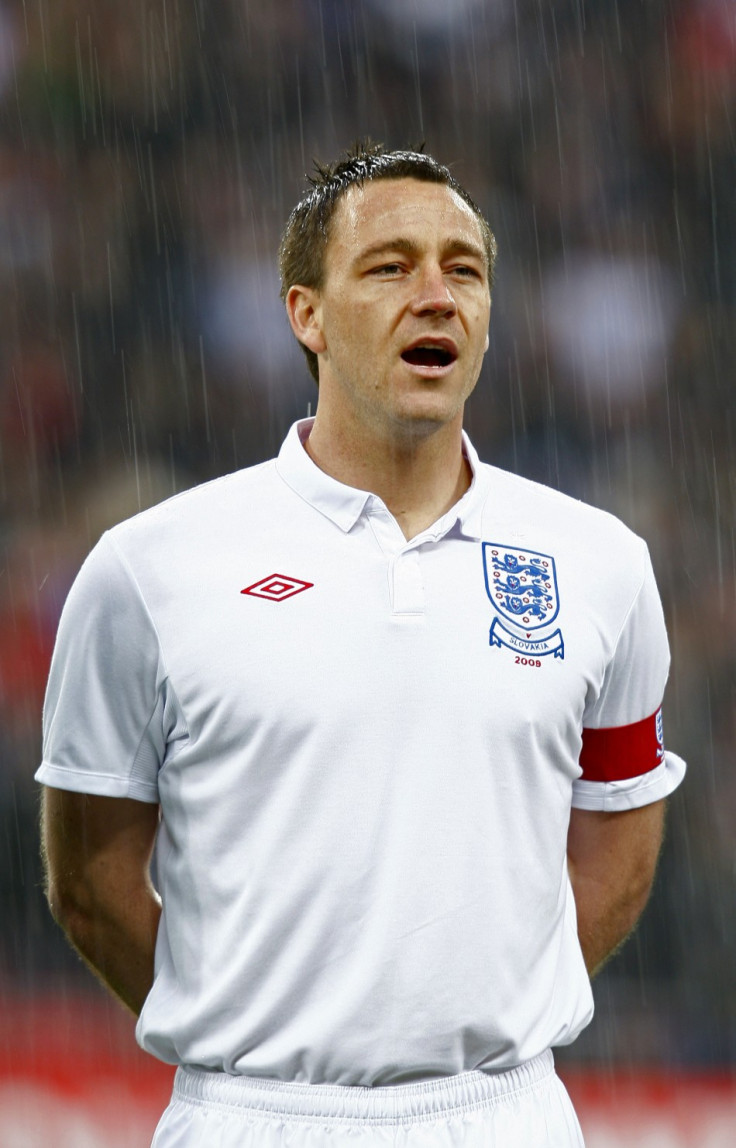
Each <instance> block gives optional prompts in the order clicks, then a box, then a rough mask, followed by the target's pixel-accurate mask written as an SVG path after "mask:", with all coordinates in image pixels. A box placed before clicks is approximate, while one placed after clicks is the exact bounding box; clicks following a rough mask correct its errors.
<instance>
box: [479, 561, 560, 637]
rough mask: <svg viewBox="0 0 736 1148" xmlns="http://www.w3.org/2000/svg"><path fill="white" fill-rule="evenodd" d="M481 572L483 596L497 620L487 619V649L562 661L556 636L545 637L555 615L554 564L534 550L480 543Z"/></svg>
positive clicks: (556, 612) (549, 633)
mask: <svg viewBox="0 0 736 1148" xmlns="http://www.w3.org/2000/svg"><path fill="white" fill-rule="evenodd" d="M483 570H484V573H485V579H486V592H487V594H488V597H489V598H490V600H491V603H492V604H493V607H494V609H495V610H496V611H497V612H498V613H499V614H500V615H501V617H500V618H494V619H493V624H492V626H491V632H490V639H489V640H490V644H491V645H492V646H507V647H508V648H509V649H510V650H515V651H516V653H517V654H522V655H524V656H525V657H530V658H541V657H544V656H545V655H546V654H554V656H555V657H556V658H564V656H565V644H564V642H563V639H562V632H561V631H560V630H559V629H557V630H555V631H554V632H553V633H552V632H547V631H548V630H550V627H551V626H552V623H553V622H554V620H555V618H556V617H557V615H558V614H559V612H560V599H559V595H558V592H557V571H556V569H555V560H554V558H552V556H551V555H550V554H540V552H539V551H538V550H520V549H517V547H515V546H503V545H501V544H500V543H497V542H484V543H483ZM504 623H510V626H511V628H509V625H505V624H504Z"/></svg>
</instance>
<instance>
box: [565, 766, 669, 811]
mask: <svg viewBox="0 0 736 1148" xmlns="http://www.w3.org/2000/svg"><path fill="white" fill-rule="evenodd" d="M686 769H687V766H686V764H685V762H684V761H683V760H682V758H681V757H678V756H677V754H676V753H670V751H669V750H668V751H667V752H666V753H665V755H664V761H663V762H662V764H661V765H658V766H657V767H656V768H655V769H652V770H650V771H649V772H648V773H643V774H641V775H640V776H639V777H628V778H625V779H624V780H623V781H583V780H582V779H578V780H577V781H574V782H573V785H572V805H573V808H574V809H590V810H599V811H601V812H604V813H619V812H622V811H623V810H626V809H638V808H639V807H640V806H642V805H651V804H652V802H654V801H661V800H662V798H663V797H669V795H670V793H672V792H673V791H674V790H675V789H677V787H678V785H679V784H680V782H681V781H682V779H683V777H684V776H685V770H686Z"/></svg>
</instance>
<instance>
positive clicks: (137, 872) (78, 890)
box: [42, 786, 159, 916]
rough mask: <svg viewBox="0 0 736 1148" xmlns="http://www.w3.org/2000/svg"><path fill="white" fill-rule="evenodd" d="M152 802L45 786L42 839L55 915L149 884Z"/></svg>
mask: <svg viewBox="0 0 736 1148" xmlns="http://www.w3.org/2000/svg"><path fill="white" fill-rule="evenodd" d="M158 821H159V815H158V806H157V805H153V804H151V803H149V802H143V801H133V800H131V799H129V798H120V797H100V796H96V795H92V794H89V793H74V792H71V791H67V790H63V789H55V788H52V787H50V786H45V787H44V791H43V798H42V841H43V856H44V864H45V868H46V879H47V893H48V897H49V902H50V904H51V908H52V911H53V912H54V915H55V916H58V915H63V914H64V912H65V910H67V909H79V910H83V911H84V910H86V909H90V908H92V907H93V906H94V905H95V904H97V903H101V902H102V901H105V900H108V899H110V898H120V897H125V896H126V895H128V894H131V893H132V892H133V891H135V890H136V889H139V888H140V887H141V886H146V885H150V877H149V865H150V861H151V854H152V851H153V846H154V842H155V839H156V832H157V829H158Z"/></svg>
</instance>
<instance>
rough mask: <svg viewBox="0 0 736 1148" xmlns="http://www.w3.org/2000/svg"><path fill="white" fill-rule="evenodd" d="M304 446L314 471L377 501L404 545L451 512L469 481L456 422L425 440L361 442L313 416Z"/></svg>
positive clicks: (423, 436) (362, 437)
mask: <svg viewBox="0 0 736 1148" xmlns="http://www.w3.org/2000/svg"><path fill="white" fill-rule="evenodd" d="M305 445H306V450H307V453H308V454H309V456H310V458H311V459H312V461H313V462H314V463H316V465H317V466H318V467H319V468H320V470H323V471H324V472H325V473H326V474H329V475H330V476H331V477H332V478H335V479H337V481H338V482H342V483H344V484H345V485H346V486H353V487H356V488H357V489H359V490H369V491H370V492H371V493H372V494H376V495H378V497H379V498H380V499H381V500H382V502H384V503H385V504H386V506H387V507H388V509H389V510H390V512H391V514H392V515H393V516H394V518H395V519H396V521H397V522H398V524H399V526H400V527H401V530H402V532H403V534H404V537H405V538H406V539H407V540H409V539H411V538H414V537H416V535H417V534H421V532H422V531H423V530H426V529H427V527H428V526H431V525H432V523H433V522H436V521H437V519H438V518H441V516H442V515H443V514H444V513H446V511H448V510H449V509H450V507H452V506H454V505H455V503H456V502H457V501H458V499H460V498H462V496H463V494H464V493H465V491H466V490H467V489H468V487H469V486H470V483H471V479H472V471H471V469H470V464H469V463H468V461H467V459H466V458H465V456H464V454H463V452H462V423H461V421H460V418H458V419H457V420H456V421H455V422H453V423H451V424H448V425H445V426H441V427H439V428H438V429H437V430H436V431H434V432H433V433H431V434H421V435H419V434H417V435H412V436H396V437H391V438H384V437H376V438H375V439H374V440H373V441H367V440H366V435H365V431H364V429H363V430H362V432H361V434H360V435H359V436H358V435H353V434H351V433H350V430H349V429H348V428H346V427H345V426H344V425H341V426H339V427H337V426H331V425H330V420H329V418H326V417H322V418H320V412H319V410H318V411H317V416H316V418H315V420H314V425H313V427H312V430H311V433H310V435H309V438H308V439H307V442H306V444H305Z"/></svg>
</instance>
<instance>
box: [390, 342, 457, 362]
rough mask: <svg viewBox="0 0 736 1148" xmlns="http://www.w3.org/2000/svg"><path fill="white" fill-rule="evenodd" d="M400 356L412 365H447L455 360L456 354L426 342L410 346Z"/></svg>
mask: <svg viewBox="0 0 736 1148" xmlns="http://www.w3.org/2000/svg"><path fill="white" fill-rule="evenodd" d="M401 357H402V359H403V360H404V362H405V363H411V365H412V366H413V367H449V366H450V363H454V362H455V359H456V358H457V355H456V354H454V353H453V352H452V351H448V350H447V349H446V348H445V347H435V346H432V345H431V344H426V345H422V346H418V347H410V348H409V350H408V351H404V352H403V354H402V356H401Z"/></svg>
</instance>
